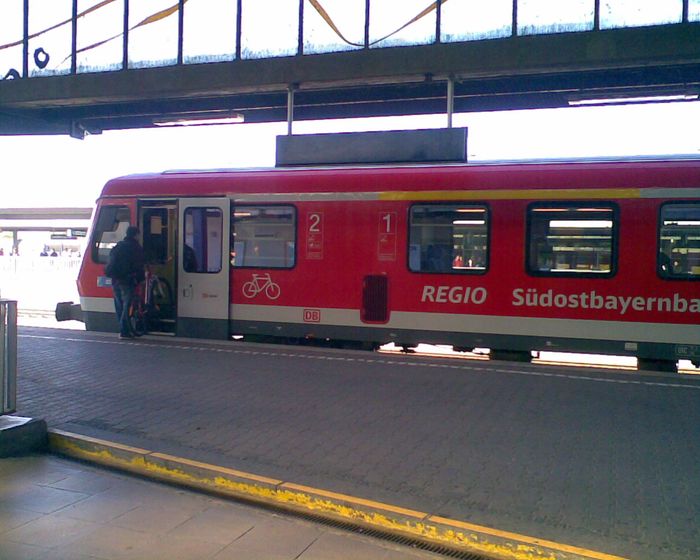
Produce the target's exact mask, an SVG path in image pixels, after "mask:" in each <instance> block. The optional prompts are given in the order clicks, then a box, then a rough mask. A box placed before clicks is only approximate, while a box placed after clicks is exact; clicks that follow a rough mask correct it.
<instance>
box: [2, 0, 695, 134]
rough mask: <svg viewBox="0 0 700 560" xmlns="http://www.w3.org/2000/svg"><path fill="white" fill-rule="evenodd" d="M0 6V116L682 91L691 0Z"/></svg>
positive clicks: (617, 98) (77, 124)
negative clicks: (642, 0)
mask: <svg viewBox="0 0 700 560" xmlns="http://www.w3.org/2000/svg"><path fill="white" fill-rule="evenodd" d="M0 21H2V22H3V23H2V25H1V26H0V134H46V133H56V134H72V135H74V136H77V137H81V136H82V135H83V134H85V133H98V132H100V131H101V130H107V129H115V128H134V127H150V126H163V125H173V124H192V123H197V122H207V121H211V120H212V119H217V120H219V121H221V119H228V122H268V121H281V120H285V119H290V118H291V117H292V110H293V118H294V119H297V120H303V119H321V118H337V117H360V116H380V115H405V114H419V113H440V112H445V111H447V110H455V111H484V110H502V109H523V108H538V107H565V106H570V105H580V104H589V103H623V102H629V101H632V100H634V101H636V102H639V101H642V102H644V101H645V100H650V101H651V100H662V101H663V100H668V101H677V100H694V99H697V98H698V93H699V91H700V89H699V88H700V77H699V76H700V0H655V1H653V2H651V1H649V2H638V1H636V0H562V1H559V2H552V1H550V0H489V1H488V2H478V1H467V0H438V1H431V0H401V2H397V1H394V0H51V1H50V2H48V1H46V0H3V1H2V2H1V3H0Z"/></svg>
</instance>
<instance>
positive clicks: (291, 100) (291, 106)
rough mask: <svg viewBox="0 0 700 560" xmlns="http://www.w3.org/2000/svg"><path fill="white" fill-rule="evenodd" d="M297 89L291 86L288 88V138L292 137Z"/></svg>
mask: <svg viewBox="0 0 700 560" xmlns="http://www.w3.org/2000/svg"><path fill="white" fill-rule="evenodd" d="M295 89H296V87H295V86H294V85H291V86H289V87H288V88H287V136H291V135H292V124H294V90H295Z"/></svg>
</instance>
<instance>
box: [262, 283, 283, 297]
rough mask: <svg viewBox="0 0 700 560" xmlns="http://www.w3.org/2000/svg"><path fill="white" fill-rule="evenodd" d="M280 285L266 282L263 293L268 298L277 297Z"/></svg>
mask: <svg viewBox="0 0 700 560" xmlns="http://www.w3.org/2000/svg"><path fill="white" fill-rule="evenodd" d="M280 293H281V290H280V287H279V286H278V285H277V284H268V285H267V288H265V295H266V296H267V297H269V298H270V299H277V298H278V297H280Z"/></svg>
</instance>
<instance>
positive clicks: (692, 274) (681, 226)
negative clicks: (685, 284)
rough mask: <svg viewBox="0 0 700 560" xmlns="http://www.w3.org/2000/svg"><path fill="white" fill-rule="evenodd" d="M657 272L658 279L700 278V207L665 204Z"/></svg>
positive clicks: (660, 230)
mask: <svg viewBox="0 0 700 560" xmlns="http://www.w3.org/2000/svg"><path fill="white" fill-rule="evenodd" d="M657 270H658V273H659V276H660V277H661V278H679V279H680V278H691V279H700V204H698V203H683V204H676V203H674V204H664V205H663V206H662V207H661V218H660V221H659V255H658V261H657Z"/></svg>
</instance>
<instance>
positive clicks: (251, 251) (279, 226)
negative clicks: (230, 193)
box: [231, 206, 296, 268]
mask: <svg viewBox="0 0 700 560" xmlns="http://www.w3.org/2000/svg"><path fill="white" fill-rule="evenodd" d="M295 245H296V211H295V209H294V207H293V206H238V207H236V208H235V209H234V211H233V227H232V228H231V251H232V252H231V264H232V265H233V266H235V267H258V268H292V267H293V266H294V262H295Z"/></svg>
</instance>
